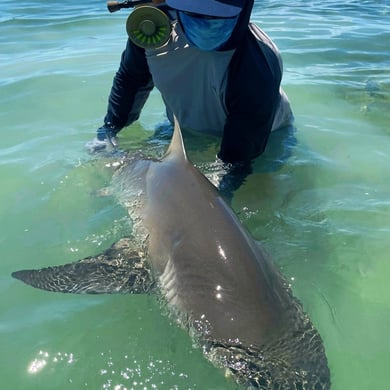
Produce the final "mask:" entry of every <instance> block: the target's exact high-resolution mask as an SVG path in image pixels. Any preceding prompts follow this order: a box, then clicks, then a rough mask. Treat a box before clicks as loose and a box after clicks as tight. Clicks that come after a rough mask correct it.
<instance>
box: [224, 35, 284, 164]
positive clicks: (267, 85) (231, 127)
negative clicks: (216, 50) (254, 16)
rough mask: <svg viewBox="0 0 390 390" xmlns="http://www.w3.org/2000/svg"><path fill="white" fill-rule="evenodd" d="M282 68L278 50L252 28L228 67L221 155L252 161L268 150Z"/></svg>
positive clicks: (239, 160)
mask: <svg viewBox="0 0 390 390" xmlns="http://www.w3.org/2000/svg"><path fill="white" fill-rule="evenodd" d="M281 78H282V70H281V67H280V62H279V59H278V57H277V56H276V54H275V52H274V51H273V50H272V49H271V48H270V47H269V46H268V45H266V44H265V43H262V42H260V41H258V40H256V39H255V37H254V36H253V35H252V34H251V33H250V31H248V34H247V36H246V37H245V40H244V42H243V44H242V45H240V47H239V48H237V50H236V52H235V53H234V55H233V58H232V61H231V63H230V65H229V70H228V82H227V89H226V99H225V101H226V108H227V111H228V115H227V120H226V123H225V127H224V134H223V137H222V142H221V149H220V152H219V154H218V156H219V157H220V158H221V159H222V160H223V161H225V162H229V163H235V162H248V161H250V160H252V159H254V158H255V157H257V156H259V155H260V154H261V153H263V152H264V149H265V146H266V144H267V141H268V137H269V135H270V132H271V129H272V124H273V120H274V117H275V113H276V110H277V107H278V105H279V100H280V92H279V87H280V82H281Z"/></svg>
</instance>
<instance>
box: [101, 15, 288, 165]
mask: <svg viewBox="0 0 390 390" xmlns="http://www.w3.org/2000/svg"><path fill="white" fill-rule="evenodd" d="M250 9H251V8H250ZM249 11H250V10H249ZM243 12H244V11H243ZM243 12H242V13H243ZM170 14H171V16H172V12H170ZM246 14H248V12H246ZM249 14H250V12H249ZM240 18H243V17H242V16H240ZM243 19H244V21H243V22H245V23H246V24H245V28H242V27H241V28H239V29H238V30H237V31H236V32H233V34H235V36H233V38H232V40H229V41H228V42H227V44H226V45H224V47H223V48H221V50H217V51H202V50H199V49H198V48H196V47H194V46H191V45H190V44H189V42H188V41H187V39H186V37H185V34H184V32H183V30H182V28H181V26H180V22H179V21H178V20H173V21H172V23H171V24H172V33H171V38H170V40H169V41H168V42H167V43H166V44H165V45H164V46H162V47H160V48H158V49H142V48H140V47H138V46H136V45H135V44H134V43H133V42H131V41H130V40H129V41H128V42H127V46H126V49H125V51H124V52H123V54H122V59H121V64H120V67H119V70H118V72H117V73H116V75H115V78H114V83H113V87H112V90H111V94H110V97H109V104H108V111H107V115H106V117H105V122H106V123H110V124H111V125H113V126H115V127H116V128H117V129H118V130H119V129H121V128H122V127H124V126H128V125H129V124H130V123H132V122H133V121H135V120H137V119H138V118H139V115H140V112H141V110H142V107H143V106H144V104H145V102H146V99H147V98H148V96H149V93H150V91H151V90H152V89H153V87H156V88H157V89H158V90H159V91H160V92H161V95H162V98H163V100H164V102H165V105H166V109H167V114H168V118H169V119H170V120H171V121H173V114H174V115H175V116H176V117H177V119H178V121H179V123H180V126H181V127H182V128H188V129H191V130H194V131H199V132H206V133H213V134H219V135H220V136H221V147H220V152H219V154H218V156H219V157H220V158H221V159H222V160H223V161H225V162H231V163H233V162H243V161H250V160H252V159H253V158H255V157H257V156H258V155H260V154H261V153H262V152H263V151H264V149H265V146H266V143H267V140H268V137H269V134H270V132H271V130H274V129H277V128H280V127H282V126H284V125H287V124H288V123H289V122H290V121H291V117H292V113H291V109H290V105H289V102H288V99H287V97H286V95H285V94H284V92H283V91H282V89H281V88H280V82H281V78H282V61H281V58H280V55H279V51H278V49H277V47H276V46H275V45H274V43H273V42H272V41H271V39H270V38H269V37H268V36H267V35H266V34H265V33H264V32H263V31H262V30H261V29H260V28H258V27H257V26H256V25H255V24H252V23H249V21H248V20H245V18H243ZM239 22H240V20H239V21H238V23H237V24H239ZM241 26H242V24H241ZM233 34H232V35H233Z"/></svg>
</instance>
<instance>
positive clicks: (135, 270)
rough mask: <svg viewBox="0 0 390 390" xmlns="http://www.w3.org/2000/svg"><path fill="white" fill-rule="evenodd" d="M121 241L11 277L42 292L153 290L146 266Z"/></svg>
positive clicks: (124, 240) (126, 239) (127, 240)
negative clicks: (101, 251) (82, 256)
mask: <svg viewBox="0 0 390 390" xmlns="http://www.w3.org/2000/svg"><path fill="white" fill-rule="evenodd" d="M131 240H132V239H131V237H124V238H121V239H120V240H119V241H118V242H116V243H115V244H113V245H112V246H111V247H110V248H109V249H107V250H106V251H104V252H103V253H101V254H98V255H96V256H89V257H86V258H84V259H82V260H79V261H75V262H73V263H69V264H65V265H59V266H53V267H47V268H42V269H35V270H21V271H16V272H13V273H12V276H13V277H14V278H16V279H19V280H21V281H22V282H24V283H26V284H28V285H30V286H32V287H35V288H39V289H42V290H47V291H54V292H62V293H73V294H110V293H123V294H142V293H148V292H150V291H151V290H152V289H153V286H154V281H153V278H152V276H151V274H150V269H149V268H148V266H147V263H146V261H145V259H144V257H143V256H142V254H140V253H139V252H137V251H135V250H134V249H133V247H132V245H131Z"/></svg>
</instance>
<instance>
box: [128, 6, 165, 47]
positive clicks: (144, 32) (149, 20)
mask: <svg viewBox="0 0 390 390" xmlns="http://www.w3.org/2000/svg"><path fill="white" fill-rule="evenodd" d="M126 31H127V34H128V36H129V38H130V39H131V40H132V41H133V42H134V43H135V44H136V45H137V46H140V47H142V48H144V49H157V48H159V47H161V46H163V45H164V44H165V43H167V42H168V40H169V37H170V36H171V25H170V23H169V19H168V16H167V15H166V14H165V13H164V12H163V11H161V10H159V9H158V8H156V7H152V6H149V5H144V6H139V7H137V8H135V9H134V11H133V12H132V13H131V14H130V15H129V17H128V18H127V22H126Z"/></svg>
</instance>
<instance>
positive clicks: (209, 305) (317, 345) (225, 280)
mask: <svg viewBox="0 0 390 390" xmlns="http://www.w3.org/2000/svg"><path fill="white" fill-rule="evenodd" d="M113 187H114V189H115V192H116V194H117V195H118V199H119V201H120V202H121V203H122V204H123V205H125V206H127V207H128V208H129V211H130V213H131V215H132V216H134V215H135V216H136V217H135V230H136V231H138V233H137V235H138V242H142V245H141V246H142V248H140V247H137V248H136V247H135V246H134V240H133V238H131V237H124V238H122V239H120V240H119V241H118V242H116V243H115V244H113V245H112V246H111V247H110V248H109V249H107V250H106V251H104V252H103V253H101V254H99V255H97V256H93V257H87V258H85V259H82V260H79V261H77V262H74V263H70V264H66V265H62V266H54V267H49V268H44V269H39V270H23V271H17V272H14V273H13V276H14V277H15V278H17V279H20V280H22V281H24V282H25V283H27V284H30V285H32V286H34V287H37V288H41V289H45V290H49V291H59V292H68V293H115V292H120V293H149V292H156V293H157V294H159V296H160V297H161V298H162V300H163V302H164V303H165V304H166V305H167V307H168V308H169V309H170V312H171V313H172V315H173V316H175V318H177V320H178V322H180V323H181V324H182V325H183V326H184V327H186V328H187V329H188V330H189V331H190V333H191V334H192V335H193V337H195V338H196V340H197V341H198V343H199V345H200V346H201V348H202V350H203V352H204V354H205V356H206V357H207V358H208V359H209V360H211V361H212V362H213V363H215V364H216V365H217V366H220V367H223V368H225V369H226V370H228V371H230V372H231V373H232V374H233V376H234V377H235V379H236V381H237V383H239V384H242V385H244V386H246V387H247V388H257V389H286V390H287V389H288V390H290V389H301V390H303V389H315V390H319V389H329V388H330V373H329V368H328V364H327V359H326V355H325V351H324V347H323V343H322V340H321V337H320V335H319V333H318V332H317V330H316V329H315V328H314V326H313V325H312V323H311V321H310V319H309V317H308V316H307V315H306V314H305V313H304V311H303V309H302V307H301V304H300V303H299V302H298V300H297V299H296V298H294V297H293V295H292V294H291V291H290V288H289V286H288V283H287V282H286V281H285V280H284V278H283V277H282V276H281V274H280V273H279V271H278V270H277V269H276V267H275V266H274V264H273V263H272V262H271V261H270V260H269V259H268V257H267V256H266V255H265V254H264V252H263V251H262V249H261V248H260V247H259V244H258V243H257V242H255V241H254V240H253V239H252V237H251V236H250V235H249V233H248V232H247V231H246V230H245V229H244V227H243V226H242V225H241V223H240V221H239V219H238V218H237V216H236V215H235V214H234V212H233V211H232V209H231V208H230V207H229V206H228V205H227V203H226V202H225V201H224V199H223V198H222V197H221V195H220V194H219V193H218V191H217V189H216V188H215V187H214V186H213V185H212V184H211V183H210V182H209V181H208V179H207V178H206V177H205V176H204V175H203V174H202V173H201V172H200V171H199V170H198V169H196V168H195V167H194V165H193V164H192V163H191V162H190V161H189V159H188V158H187V156H186V153H185V149H184V144H183V140H182V136H181V131H180V127H179V125H178V123H177V122H176V123H175V130H174V134H173V137H172V141H171V144H170V146H169V148H168V151H167V152H166V154H165V156H164V157H163V158H162V159H161V160H157V161H155V160H148V159H137V158H129V159H128V160H127V161H126V162H125V163H124V164H122V166H121V167H120V168H119V169H118V170H117V171H116V172H115V174H114V177H113ZM135 194H136V195H135ZM135 199H136V200H137V201H136V202H135ZM135 203H136V206H135Z"/></svg>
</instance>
